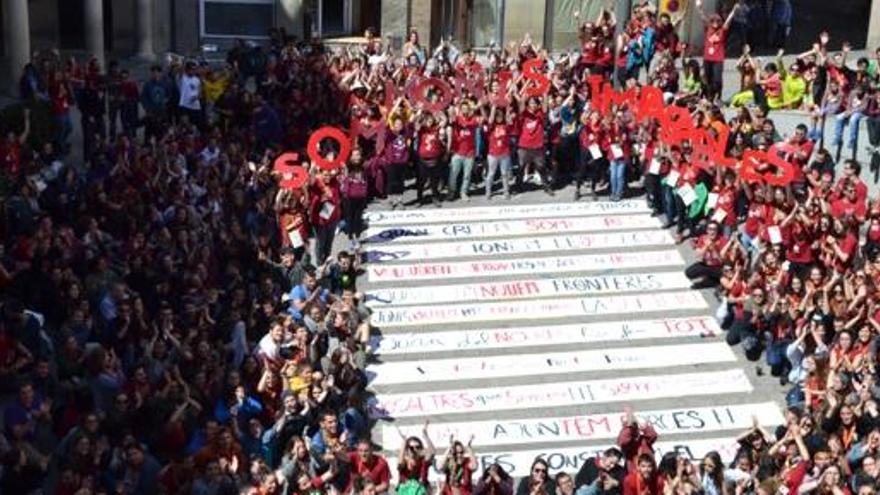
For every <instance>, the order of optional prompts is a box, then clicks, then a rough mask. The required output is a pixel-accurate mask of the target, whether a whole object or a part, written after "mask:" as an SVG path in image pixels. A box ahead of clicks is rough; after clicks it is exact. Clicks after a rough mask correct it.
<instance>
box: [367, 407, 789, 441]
mask: <svg viewBox="0 0 880 495" xmlns="http://www.w3.org/2000/svg"><path fill="white" fill-rule="evenodd" d="M635 415H636V418H637V419H638V420H639V422H641V423H642V424H650V425H651V426H653V427H654V430H656V431H657V433H658V434H659V435H660V438H664V437H668V436H669V435H678V434H691V433H692V434H702V433H715V432H719V431H724V430H748V429H749V428H751V427H752V417H754V418H756V419H757V420H758V423H759V424H761V426H764V427H768V428H769V427H775V426H778V425H781V424H783V423H785V418H784V417H783V415H782V411H781V410H780V409H779V406H778V405H777V404H776V403H774V402H762V403H758V404H737V405H728V406H708V407H680V408H675V409H664V410H660V411H636V412H635ZM625 417H626V416H625V415H624V414H623V413H612V414H584V415H577V416H561V417H554V418H526V419H493V420H489V421H468V422H461V423H431V424H430V425H429V426H428V434H429V435H430V436H431V439H432V441H433V442H434V445H435V446H437V447H438V448H445V447H447V446H448V443H449V437H450V436H452V437H454V438H460V439H468V438H471V437H472V436H473V438H474V445H478V446H480V447H494V446H498V445H524V444H535V443H553V442H569V441H571V442H575V441H579V442H584V441H591V440H608V439H612V440H613V439H616V438H617V434H618V433H620V430H621V428H622V427H623V425H624V421H625ZM400 433H402V434H403V435H404V436H406V437H409V436H417V437H421V436H422V426H421V425H411V426H404V427H401V428H400ZM400 433H398V430H397V428H396V427H392V426H391V425H387V424H385V425H383V426H382V444H383V445H384V446H385V448H386V449H390V448H393V447H394V446H396V445H398V444H399V443H400Z"/></svg>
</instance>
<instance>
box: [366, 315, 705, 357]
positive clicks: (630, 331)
mask: <svg viewBox="0 0 880 495" xmlns="http://www.w3.org/2000/svg"><path fill="white" fill-rule="evenodd" d="M720 333H721V328H720V327H719V326H718V322H717V321H716V320H715V318H712V317H710V316H693V317H689V318H665V319H658V320H637V321H603V322H600V323H585V324H580V325H543V326H537V327H513V328H490V329H484V330H452V331H443V332H419V333H415V332H407V333H388V332H385V333H384V334H383V335H381V336H380V335H376V336H373V337H372V340H371V345H372V347H373V349H374V352H375V354H377V355H383V356H384V355H398V354H413V353H436V352H455V351H469V350H483V349H508V348H514V347H533V346H544V345H561V344H586V343H595V342H626V341H632V340H645V339H663V338H673V337H698V336H703V337H711V336H714V335H719V334H720Z"/></svg>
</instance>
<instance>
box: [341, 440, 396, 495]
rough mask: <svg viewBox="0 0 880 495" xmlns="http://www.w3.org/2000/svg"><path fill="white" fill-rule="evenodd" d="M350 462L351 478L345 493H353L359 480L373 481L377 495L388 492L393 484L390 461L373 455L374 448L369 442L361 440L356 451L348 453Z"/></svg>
mask: <svg viewBox="0 0 880 495" xmlns="http://www.w3.org/2000/svg"><path fill="white" fill-rule="evenodd" d="M348 462H349V466H350V467H351V473H350V474H351V476H349V481H348V487H347V488H346V489H345V493H351V490H352V488H353V487H354V481H355V480H356V479H359V478H366V479H368V480H370V481H372V482H373V484H374V485H375V486H374V488H375V490H376V493H379V494H382V493H385V492H387V491H388V487H389V486H390V482H391V470H390V469H389V468H388V461H386V460H385V458H384V457H382V456H380V455H376V454H375V453H373V447H372V446H371V445H370V441H369V440H361V441H359V442H358V443H357V447H356V450H355V451H354V452H349V453H348Z"/></svg>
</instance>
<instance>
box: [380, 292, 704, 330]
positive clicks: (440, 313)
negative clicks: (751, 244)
mask: <svg viewBox="0 0 880 495" xmlns="http://www.w3.org/2000/svg"><path fill="white" fill-rule="evenodd" d="M707 308H708V305H707V304H706V300H705V299H704V298H703V295H702V294H700V293H699V292H697V291H682V292H660V293H656V294H633V295H618V296H602V297H576V298H560V299H539V300H533V301H511V302H488V303H473V304H462V303H457V304H438V305H432V306H407V307H402V308H384V307H379V308H374V309H373V314H372V315H371V317H370V321H371V322H372V324H373V325H375V326H378V327H380V328H389V327H403V326H409V325H416V326H424V325H443V324H454V323H463V322H468V323H475V322H481V321H511V320H546V319H548V318H565V317H569V316H594V315H611V314H624V313H625V314H636V313H651V312H664V311H674V310H685V309H707Z"/></svg>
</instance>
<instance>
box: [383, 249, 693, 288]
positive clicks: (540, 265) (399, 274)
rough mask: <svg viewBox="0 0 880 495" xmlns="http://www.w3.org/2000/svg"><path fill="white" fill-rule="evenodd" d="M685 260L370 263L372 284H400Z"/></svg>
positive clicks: (665, 255)
mask: <svg viewBox="0 0 880 495" xmlns="http://www.w3.org/2000/svg"><path fill="white" fill-rule="evenodd" d="M682 265H684V259H682V257H681V254H679V253H678V251H676V250H674V249H668V250H665V251H641V252H639V251H636V252H622V253H608V254H585V255H577V256H551V257H546V258H523V259H493V260H480V261H456V262H448V263H443V262H440V263H412V264H406V265H388V264H369V265H367V267H366V269H367V274H368V278H369V280H370V282H372V283H377V282H401V281H417V280H435V279H440V278H442V279H452V278H468V277H500V276H506V275H522V274H526V273H565V272H587V271H605V270H608V271H612V270H620V269H624V268H642V267H645V268H648V267H660V266H682Z"/></svg>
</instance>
